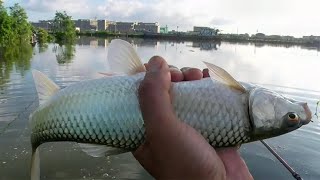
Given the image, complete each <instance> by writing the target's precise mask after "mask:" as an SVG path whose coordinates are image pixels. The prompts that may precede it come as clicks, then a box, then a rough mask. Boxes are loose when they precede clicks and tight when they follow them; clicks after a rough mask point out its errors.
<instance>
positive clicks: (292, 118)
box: [288, 113, 299, 121]
mask: <svg viewBox="0 0 320 180" xmlns="http://www.w3.org/2000/svg"><path fill="white" fill-rule="evenodd" d="M288 119H289V120H290V121H299V116H298V115H297V114H296V113H289V114H288Z"/></svg>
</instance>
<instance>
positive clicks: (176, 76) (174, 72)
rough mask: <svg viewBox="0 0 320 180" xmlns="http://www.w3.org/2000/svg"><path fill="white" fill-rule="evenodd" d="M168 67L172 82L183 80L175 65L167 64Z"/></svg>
mask: <svg viewBox="0 0 320 180" xmlns="http://www.w3.org/2000/svg"><path fill="white" fill-rule="evenodd" d="M169 68H170V74H171V81H172V82H180V81H183V74H182V72H181V71H180V70H179V69H178V68H177V67H175V66H171V65H169Z"/></svg>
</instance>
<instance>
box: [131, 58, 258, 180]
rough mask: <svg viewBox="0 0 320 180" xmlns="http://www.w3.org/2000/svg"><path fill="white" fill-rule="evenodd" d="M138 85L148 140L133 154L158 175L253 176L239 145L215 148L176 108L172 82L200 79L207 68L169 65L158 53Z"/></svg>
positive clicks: (238, 179)
mask: <svg viewBox="0 0 320 180" xmlns="http://www.w3.org/2000/svg"><path fill="white" fill-rule="evenodd" d="M146 69H147V73H146V76H145V78H144V80H143V81H142V84H141V86H140V89H139V101H140V108H141V111H142V115H143V119H144V122H145V126H146V141H145V143H144V144H142V145H141V146H140V147H139V148H138V149H137V150H136V151H135V152H133V155H134V156H135V158H136V159H137V160H138V161H139V162H140V164H141V165H142V166H143V167H144V168H145V169H146V170H147V171H148V172H149V173H150V174H151V175H152V176H153V177H154V178H156V179H211V180H212V179H219V180H220V179H237V180H242V179H253V178H252V176H251V174H250V172H249V170H248V168H247V166H246V164H245V162H244V161H243V159H242V158H241V157H240V155H239V153H238V151H237V149H238V148H237V147H231V148H221V149H214V148H212V146H210V145H209V144H208V143H207V141H206V140H205V139H204V138H203V137H202V136H201V135H200V134H199V133H198V132H197V131H196V130H195V129H193V128H192V127H190V126H188V125H187V124H185V123H183V122H181V121H180V120H179V119H178V117H177V116H176V115H175V113H174V111H173V107H172V104H171V97H170V86H171V82H179V81H191V80H199V79H201V78H203V77H208V76H209V73H208V70H204V71H201V70H199V69H196V68H183V69H182V70H179V69H177V68H175V67H173V66H171V67H170V68H169V66H168V65H167V63H166V61H165V60H164V59H163V58H161V57H159V56H155V57H153V58H151V59H150V61H149V63H148V64H146Z"/></svg>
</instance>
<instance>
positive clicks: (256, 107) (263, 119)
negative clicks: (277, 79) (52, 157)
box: [249, 87, 312, 140]
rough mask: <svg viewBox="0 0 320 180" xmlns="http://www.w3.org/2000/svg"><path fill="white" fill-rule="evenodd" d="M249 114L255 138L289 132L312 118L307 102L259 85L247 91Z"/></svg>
mask: <svg viewBox="0 0 320 180" xmlns="http://www.w3.org/2000/svg"><path fill="white" fill-rule="evenodd" d="M249 115H250V121H251V126H252V128H253V131H252V133H253V134H252V138H253V139H256V140H259V139H264V138H271V137H275V136H278V135H281V134H285V133H288V132H291V131H293V130H296V129H298V128H300V127H301V126H302V125H306V124H308V123H309V122H310V121H311V118H312V113H311V111H310V109H309V107H308V105H307V103H305V102H299V101H296V100H293V99H290V98H287V97H285V96H282V95H280V94H278V93H276V92H274V91H271V90H268V89H265V88H260V87H259V88H255V89H252V90H251V91H250V92H249Z"/></svg>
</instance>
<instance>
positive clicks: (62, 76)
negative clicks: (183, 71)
mask: <svg viewBox="0 0 320 180" xmlns="http://www.w3.org/2000/svg"><path fill="white" fill-rule="evenodd" d="M127 40H128V41H129V42H131V43H133V44H134V46H135V47H136V48H137V51H138V54H139V55H140V57H142V60H143V61H144V62H147V61H148V59H149V58H150V57H152V56H153V55H161V56H163V57H164V58H165V59H166V60H167V61H168V62H169V64H172V65H175V66H177V67H180V68H181V67H185V66H189V67H198V68H204V67H205V66H204V64H203V63H202V61H208V62H211V63H214V64H216V65H218V66H221V67H223V68H224V69H226V70H227V71H228V72H229V73H230V74H232V75H233V77H235V79H237V80H239V81H244V82H250V83H255V84H258V85H261V86H264V87H267V88H270V89H272V90H275V91H277V92H280V93H282V94H284V95H286V96H289V97H292V98H295V99H297V100H301V101H307V102H308V104H309V107H310V108H311V110H312V111H313V113H314V112H315V109H316V103H317V101H318V100H320V78H319V77H320V74H319V68H320V56H319V54H320V52H319V49H312V48H303V47H299V46H275V45H272V46H270V45H264V44H237V43H227V42H221V43H212V42H188V41H181V42H177V41H156V40H143V39H127ZM109 43H110V39H97V38H93V37H81V38H80V39H78V40H77V43H76V44H75V45H62V46H60V45H58V44H48V45H47V46H42V47H39V46H35V47H34V48H33V49H31V48H18V49H16V50H15V51H14V50H13V52H12V53H11V54H10V55H8V56H6V57H4V58H3V57H2V59H0V63H1V64H0V70H1V71H0V147H1V148H0V155H1V156H0V179H1V180H9V179H10V180H11V179H12V180H16V179H17V180H18V179H19V180H20V179H29V173H30V172H29V168H30V159H31V153H30V152H31V147H30V140H29V135H30V131H29V128H28V116H29V114H30V113H31V112H32V111H33V110H34V109H35V108H36V107H37V106H38V102H37V97H36V91H35V87H34V83H33V79H32V75H31V70H32V69H37V70H40V71H42V72H43V73H45V74H47V75H48V76H49V77H50V78H51V79H52V80H53V81H54V82H56V83H57V84H58V85H59V86H60V87H66V86H68V85H69V84H72V83H74V82H78V81H82V80H87V79H93V78H99V77H101V75H99V73H98V72H107V71H108V64H107V62H106V56H107V53H108V48H107V47H108V44H109ZM313 120H314V122H313V123H309V124H308V125H307V126H304V127H302V128H300V129H299V130H296V131H294V132H291V133H288V134H286V135H283V136H280V137H276V138H272V139H268V140H266V142H268V143H269V144H270V145H271V146H272V147H273V148H274V149H275V150H276V151H277V152H278V153H279V154H280V155H281V157H283V158H284V159H285V160H286V161H287V162H288V164H290V165H291V166H292V167H293V168H294V169H295V170H296V171H297V172H298V173H300V175H301V176H302V177H303V178H304V179H320V171H319V168H320V151H319V149H320V126H319V121H318V120H317V119H316V118H315V117H314V118H313ZM240 152H241V155H242V157H243V158H244V160H245V161H246V163H247V165H248V167H249V169H250V172H251V173H252V175H253V176H254V178H255V179H292V177H291V174H290V173H289V172H288V171H287V170H286V169H285V168H284V167H283V166H282V165H281V164H280V163H279V162H278V160H277V159H276V158H275V157H274V156H273V155H272V154H271V153H270V152H269V151H268V150H267V149H266V148H265V147H264V146H263V145H262V144H261V143H259V142H254V143H249V144H245V145H242V146H241V148H240ZM40 153H41V156H40V157H41V177H42V179H152V178H151V176H150V175H149V174H148V173H147V172H146V171H145V170H144V169H143V168H142V167H141V166H140V165H139V163H138V162H137V161H136V160H135V159H134V158H133V156H132V155H131V154H130V153H126V154H122V155H118V156H110V157H105V158H93V157H89V156H87V155H86V154H85V153H83V152H82V151H81V150H80V149H79V147H78V146H77V144H76V143H67V142H63V143H62V142H60V143H47V144H44V145H41V148H40ZM199 153H200V150H199Z"/></svg>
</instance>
